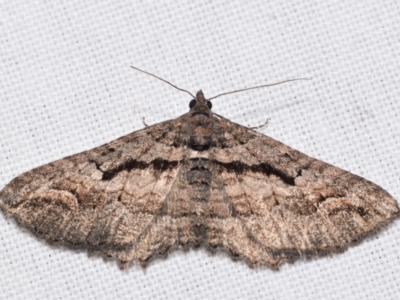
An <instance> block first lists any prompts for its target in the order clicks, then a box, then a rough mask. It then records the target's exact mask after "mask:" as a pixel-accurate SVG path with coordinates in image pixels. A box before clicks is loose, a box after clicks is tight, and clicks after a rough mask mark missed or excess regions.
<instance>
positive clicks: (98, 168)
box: [0, 91, 399, 266]
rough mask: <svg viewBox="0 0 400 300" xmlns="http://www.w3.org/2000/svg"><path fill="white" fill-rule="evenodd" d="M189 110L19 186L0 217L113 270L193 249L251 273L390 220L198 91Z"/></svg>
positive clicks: (381, 204)
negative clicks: (109, 261) (106, 260)
mask: <svg viewBox="0 0 400 300" xmlns="http://www.w3.org/2000/svg"><path fill="white" fill-rule="evenodd" d="M189 106H190V111H189V113H187V114H185V115H183V116H181V117H179V118H177V119H175V120H171V121H167V122H163V123H160V124H157V125H154V126H150V127H147V128H145V129H143V130H140V131H137V132H134V133H131V134H129V135H127V136H124V137H121V138H120V139H118V140H115V141H113V142H111V143H108V144H106V145H103V146H100V147H98V148H95V149H93V150H89V151H86V152H83V153H80V154H76V155H73V156H70V157H66V158H64V159H61V160H58V161H55V162H53V163H50V164H47V165H44V166H42V167H39V168H36V169H34V170H31V171H29V172H26V173H24V174H22V175H20V176H19V177H17V178H15V179H14V180H12V181H11V182H10V183H9V184H8V185H7V186H6V187H5V188H4V189H3V190H2V191H1V192H0V208H1V209H2V210H3V211H4V212H5V214H6V215H11V216H14V217H15V218H16V219H17V220H18V222H19V223H21V224H22V225H23V226H25V227H27V228H29V229H30V230H31V231H33V232H34V233H36V234H38V235H40V236H42V237H44V238H45V239H46V240H48V241H60V242H62V243H64V244H67V245H81V246H82V247H85V248H87V249H89V250H91V251H98V252H101V253H103V254H105V255H108V256H111V257H114V258H116V259H118V260H119V261H121V262H123V263H128V262H131V261H140V262H146V261H147V260H148V259H150V258H151V257H153V256H155V255H159V254H164V253H166V252H167V251H168V250H170V249H173V248H176V247H183V248H187V247H198V246H203V245H204V246H206V247H207V248H208V249H210V250H214V249H220V248H222V249H227V250H229V251H230V253H231V254H233V255H234V256H239V257H241V258H244V259H246V260H247V261H248V262H249V263H250V264H251V265H253V266H257V265H260V264H268V265H272V266H275V265H278V264H279V263H280V262H281V261H283V260H285V259H289V258H291V256H292V254H293V253H299V252H300V253H316V252H324V251H329V250H334V249H342V248H345V247H346V246H347V245H348V244H349V243H351V242H352V241H355V240H358V239H360V238H361V237H362V236H364V235H365V234H367V233H368V232H371V231H373V230H374V229H375V228H377V227H378V226H379V225H381V224H386V223H388V222H389V221H390V219H392V218H394V217H395V216H397V215H398V213H399V208H398V206H397V203H396V201H395V200H394V199H393V198H392V197H391V196H390V195H389V194H388V193H387V192H386V191H384V190H383V189H382V188H380V187H378V186H377V185H375V184H373V183H372V182H369V181H367V180H365V179H363V178H360V177H358V176H356V175H353V174H350V173H348V172H346V171H344V170H341V169H339V168H337V167H334V166H332V165H329V164H327V163H324V162H322V161H319V160H316V159H314V158H311V157H309V156H307V155H305V154H302V153H300V152H298V151H296V150H294V149H291V148H290V147H288V146H285V145H283V144H282V143H280V142H277V141H275V140H273V139H271V138H269V137H267V136H265V135H262V134H260V133H257V132H255V131H253V130H251V129H248V128H246V127H243V126H240V125H237V124H234V123H232V122H229V121H228V120H226V119H223V118H217V117H216V116H215V115H213V113H212V112H211V106H212V105H211V102H210V101H208V100H206V99H205V98H204V95H203V93H202V92H201V91H199V92H198V93H197V95H196V98H195V99H193V100H192V101H191V102H190V105H189Z"/></svg>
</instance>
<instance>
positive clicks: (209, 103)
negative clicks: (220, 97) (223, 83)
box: [207, 101, 212, 109]
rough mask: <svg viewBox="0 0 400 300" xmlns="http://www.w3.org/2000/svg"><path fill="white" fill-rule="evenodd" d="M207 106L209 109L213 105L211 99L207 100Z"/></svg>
mask: <svg viewBox="0 0 400 300" xmlns="http://www.w3.org/2000/svg"><path fill="white" fill-rule="evenodd" d="M207 107H208V108H209V109H211V107H212V103H211V101H207Z"/></svg>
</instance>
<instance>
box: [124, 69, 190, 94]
mask: <svg viewBox="0 0 400 300" xmlns="http://www.w3.org/2000/svg"><path fill="white" fill-rule="evenodd" d="M131 68H132V69H135V70H137V71H140V72H142V73H145V74H147V75H150V76H153V77H155V78H157V79H159V80H161V81H164V82H165V83H168V84H169V85H170V86H173V87H174V88H176V89H177V90H180V91H182V92H186V93H188V94H189V95H190V96H192V97H193V98H195V99H196V97H195V96H193V95H192V93H190V92H189V91H187V90H184V89H181V88H179V87H177V86H176V85H174V84H172V83H171V82H169V81H166V80H165V79H162V78H160V77H158V76H156V75H154V74H151V73H149V72H146V71H143V70H141V69H139V68H136V67H134V66H131Z"/></svg>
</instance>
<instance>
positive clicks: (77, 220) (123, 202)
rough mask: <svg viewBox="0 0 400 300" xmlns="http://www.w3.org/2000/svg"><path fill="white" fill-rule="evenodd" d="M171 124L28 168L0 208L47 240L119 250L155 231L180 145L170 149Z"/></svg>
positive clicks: (6, 193) (144, 255)
mask: <svg viewBox="0 0 400 300" xmlns="http://www.w3.org/2000/svg"><path fill="white" fill-rule="evenodd" d="M175 127H176V124H174V121H173V120H172V121H166V122H163V123H160V124H156V125H153V126H149V127H147V128H145V129H143V130H139V131H136V132H133V133H131V134H128V135H126V136H123V137H121V138H119V139H117V140H115V141H112V142H110V143H108V144H105V145H102V146H100V147H97V148H94V149H92V150H89V151H85V152H82V153H79V154H76V155H72V156H69V157H65V158H63V159H60V160H57V161H55V162H52V163H49V164H46V165H43V166H41V167H38V168H36V169H33V170H31V171H29V172H26V173H24V174H22V175H20V176H18V177H16V178H15V179H14V180H12V181H11V182H10V183H9V184H8V185H6V186H5V187H4V189H3V190H2V191H1V192H0V207H1V209H2V210H3V211H4V212H5V214H6V215H9V216H12V217H15V218H16V219H17V221H18V222H19V223H20V224H22V225H23V226H24V227H26V228H28V229H30V230H31V231H32V232H34V233H35V234H37V235H39V236H41V237H43V238H45V239H46V240H48V241H60V242H63V243H65V244H67V245H81V246H82V247H84V248H89V249H93V250H101V251H103V252H107V251H111V250H110V249H114V250H115V251H117V252H118V250H120V251H122V252H123V253H125V252H126V251H128V250H129V249H131V248H132V247H133V245H134V244H135V243H138V242H139V240H141V239H144V238H145V237H146V236H148V235H149V232H154V230H155V229H151V228H152V226H153V225H154V223H155V222H156V215H157V213H158V212H159V210H160V209H162V206H163V203H164V202H165V199H166V198H168V197H169V195H170V193H171V190H172V189H173V186H174V183H175V182H176V178H177V176H178V174H179V168H180V161H181V159H182V155H183V149H182V147H172V144H173V143H174V135H173V134H172V133H173V129H175ZM147 238H148V237H147ZM154 243H155V242H154V241H153V244H154ZM149 251H158V248H157V247H155V246H153V247H152V248H151V249H150V250H149ZM141 254H142V256H140V255H136V256H135V258H136V259H143V260H145V259H147V258H148V256H149V255H150V256H151V254H152V253H150V252H146V253H145V251H144V252H143V253H141ZM115 255H117V254H115ZM119 255H120V256H121V253H119Z"/></svg>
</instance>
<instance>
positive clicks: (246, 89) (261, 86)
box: [207, 78, 311, 101]
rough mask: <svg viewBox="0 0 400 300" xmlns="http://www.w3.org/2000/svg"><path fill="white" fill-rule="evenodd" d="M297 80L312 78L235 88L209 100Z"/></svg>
mask: <svg viewBox="0 0 400 300" xmlns="http://www.w3.org/2000/svg"><path fill="white" fill-rule="evenodd" d="M296 80H311V78H295V79H288V80H284V81H280V82H276V83H271V84H264V85H258V86H253V87H249V88H245V89H240V90H235V91H231V92H226V93H222V94H219V95H217V96H214V97H211V98H209V99H207V100H208V101H210V100H212V99H215V98H217V97H220V96H225V95H228V94H234V93H239V92H243V91H248V90H253V89H259V88H263V87H267V86H274V85H278V84H282V83H286V82H290V81H296Z"/></svg>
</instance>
